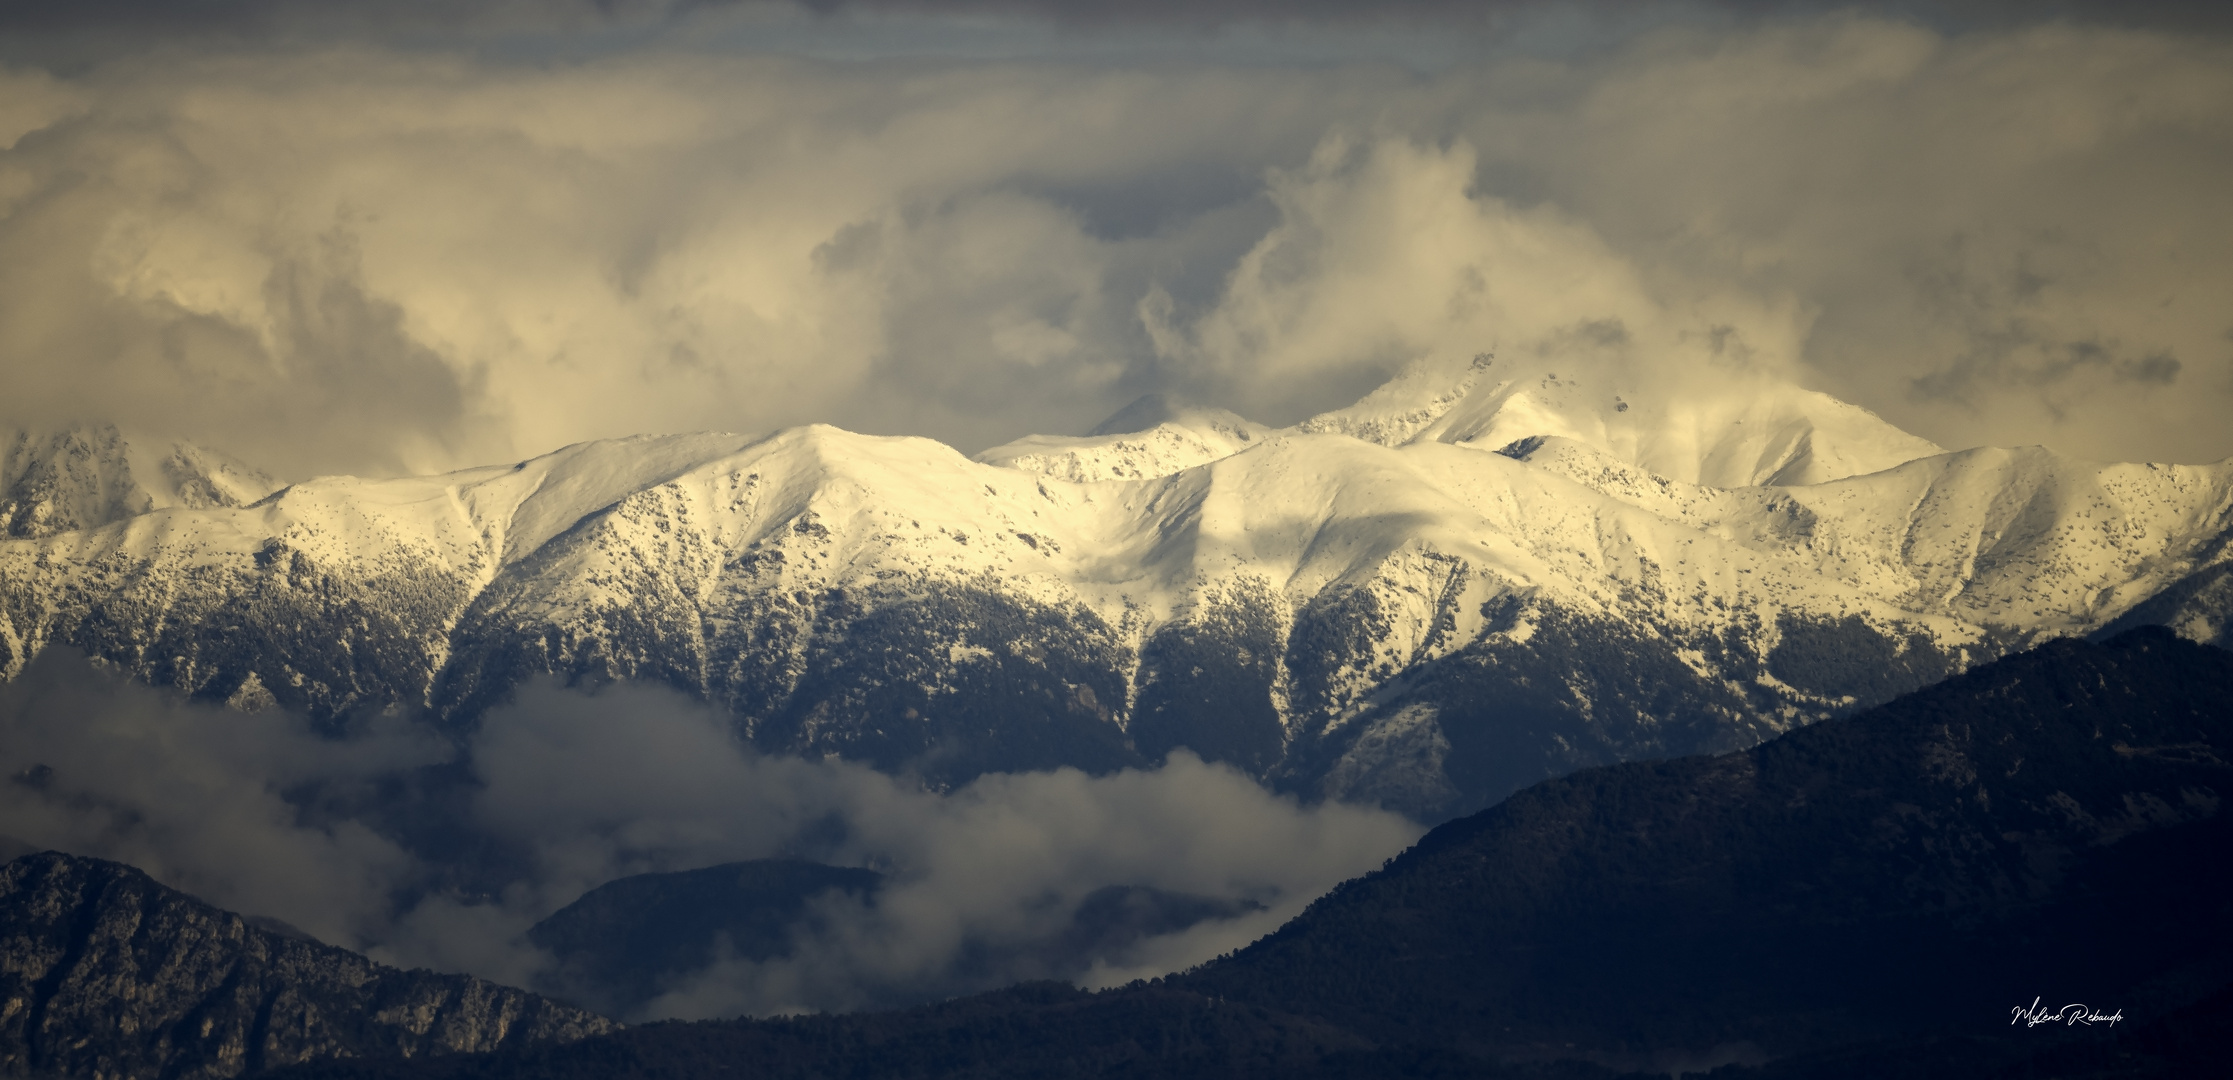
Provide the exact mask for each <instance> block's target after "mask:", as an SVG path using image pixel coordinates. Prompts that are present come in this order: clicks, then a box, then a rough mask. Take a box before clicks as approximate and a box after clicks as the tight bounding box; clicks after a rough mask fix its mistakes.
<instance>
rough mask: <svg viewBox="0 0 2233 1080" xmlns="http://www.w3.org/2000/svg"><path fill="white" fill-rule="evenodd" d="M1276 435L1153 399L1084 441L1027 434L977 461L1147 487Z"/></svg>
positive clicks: (1215, 412)
mask: <svg viewBox="0 0 2233 1080" xmlns="http://www.w3.org/2000/svg"><path fill="white" fill-rule="evenodd" d="M1272 430H1273V429H1271V428H1268V427H1266V426H1264V425H1262V424H1259V423H1256V422H1254V421H1252V420H1248V419H1244V418H1243V417H1241V416H1240V415H1238V414H1236V413H1232V412H1228V411H1226V410H1224V409H1213V408H1205V407H1200V406H1195V405H1189V404H1186V403H1183V402H1180V401H1178V400H1176V399H1174V398H1172V397H1170V396H1168V395H1165V394H1149V395H1147V396H1145V397H1142V398H1140V399H1138V400H1136V401H1134V402H1133V403H1132V404H1130V405H1127V406H1125V407H1124V408H1122V409H1119V410H1117V411H1116V413H1115V414H1113V415H1111V416H1110V417H1109V418H1108V419H1107V420H1103V421H1101V422H1100V423H1099V424H1096V425H1094V428H1093V430H1092V431H1090V432H1088V433H1086V434H1085V435H1082V436H1076V437H1070V436H1061V435H1027V436H1025V437H1023V438H1021V439H1017V440H1016V441H1014V442H1011V443H1007V444H1005V445H1002V446H995V447H993V448H992V449H990V450H986V451H984V452H983V453H980V454H978V455H977V460H978V461H980V462H983V463H985V464H987V465H1001V466H1005V467H1007V468H1011V469H1022V470H1025V471H1027V472H1035V473H1040V474H1042V475H1045V476H1051V477H1053V478H1055V479H1057V480H1068V481H1071V482H1073V483H1091V482H1094V481H1099V480H1145V479H1150V478H1153V477H1158V476H1169V475H1171V474H1172V473H1175V472H1179V471H1182V470H1185V469H1191V468H1194V467H1195V466H1197V465H1207V464H1209V463H1210V462H1212V461H1216V460H1218V459H1220V458H1224V457H1228V456H1230V455H1233V454H1237V453H1239V452H1241V451H1242V450H1246V449H1248V448H1249V447H1251V446H1254V445H1256V444H1257V443H1258V442H1260V441H1261V440H1263V439H1264V438H1265V437H1266V436H1268V435H1270V434H1272Z"/></svg>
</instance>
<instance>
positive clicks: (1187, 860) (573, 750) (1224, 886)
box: [0, 653, 1420, 1017]
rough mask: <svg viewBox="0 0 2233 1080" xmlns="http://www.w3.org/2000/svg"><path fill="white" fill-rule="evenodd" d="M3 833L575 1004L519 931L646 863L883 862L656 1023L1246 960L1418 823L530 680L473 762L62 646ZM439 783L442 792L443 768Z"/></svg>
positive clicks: (1217, 782)
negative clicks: (764, 749)
mask: <svg viewBox="0 0 2233 1080" xmlns="http://www.w3.org/2000/svg"><path fill="white" fill-rule="evenodd" d="M0 769H4V770H5V772H6V775H7V777H8V778H9V779H7V780H6V781H0V836H4V837H5V838H6V839H8V840H11V841H16V842H19V843H20V844H27V845H29V846H31V847H33V848H42V847H53V848H58V849H62V850H67V851H73V852H77V853H80V854H87V855H95V856H101V857H106V858H112V859H118V860H121V861H126V862H131V863H133V864H135V865H138V866H141V867H142V868H144V869H146V870H148V871H149V872H150V873H152V874H154V875H155V876H156V877H158V878H159V879H161V880H163V881H165V882H167V883H169V884H172V885H174V886H176V887H179V888H183V889H187V890H189V891H192V892H195V893H197V894H199V895H201V896H203V897H204V898H206V899H208V900H210V901H212V902H214V903H217V904H219V905H221V906H225V907H229V908H233V909H236V910H240V911H243V912H246V913H249V914H255V915H265V916H271V917H275V918H278V919H280V920H283V921H285V922H288V923H291V924H293V925H295V926H298V927H300V928H302V929H304V930H307V931H309V932H311V933H313V934H315V935H317V936H319V937H321V938H323V939H325V940H327V941H331V942H333V943H335V944H342V945H347V946H351V947H355V948H359V949H364V950H366V951H368V952H369V953H370V954H371V955H373V956H374V957H376V958H379V959H382V960H386V961H389V962H391V963H397V964H401V965H407V966H428V967H434V968H438V969H442V970H451V971H469V972H472V973H475V974H480V975H484V976H487V977H490V978H495V979H498V980H501V981H505V982H508V983H512V984H515V985H524V986H531V987H538V986H547V987H548V988H549V989H553V990H557V991H561V992H570V991H580V990H582V988H581V987H579V986H574V985H571V984H565V983H560V982H553V980H554V979H557V978H558V977H559V975H560V973H559V971H558V969H557V968H556V966H555V965H554V958H553V957H551V956H550V955H548V954H546V953H543V952H540V951H538V950H537V949H536V948H534V947H533V946H532V945H530V944H529V943H528V942H527V941H526V938H525V934H526V931H527V930H528V928H529V927H531V926H533V925H534V923H535V922H536V921H538V920H540V919H541V918H543V917H544V916H547V915H549V914H550V913H551V912H553V911H555V910H557V909H558V908H560V907H562V906H564V905H565V904H567V903H569V902H571V901H572V900H574V899H575V898H576V897H578V896H580V895H581V894H582V893H583V892H586V891H587V890H589V889H590V888H593V887H595V886H597V885H599V884H602V883H604V882H606V881H609V880H612V879H614V878H618V877H623V876H627V875H630V874H638V873H646V872H654V871H670V870H683V869H693V868H697V867H702V866H709V865H717V864H720V863H724V862H732V861H737V860H743V859H755V858H767V857H775V856H788V857H804V858H812V859H817V860H821V861H825V862H829V863H832V864H837V865H849V866H869V867H873V868H875V869H877V870H879V871H881V872H883V873H884V874H885V875H886V882H887V883H886V885H885V886H884V887H883V889H882V890H881V891H880V893H879V894H878V896H877V897H876V899H875V901H874V902H873V903H861V902H858V901H857V900H853V901H849V900H846V899H844V898H842V897H837V896H832V897H827V898H825V899H824V901H823V902H822V910H821V911H820V912H819V916H820V917H818V918H816V919H813V920H810V921H809V923H808V924H802V930H801V933H800V937H799V939H798V940H797V941H796V942H795V943H794V948H793V949H792V951H791V953H790V955H789V956H787V957H783V958H780V959H775V960H770V961H766V962H761V963H753V962H748V961H743V960H739V959H736V958H734V957H729V956H723V955H720V954H718V953H716V954H709V955H708V956H707V958H706V959H707V963H706V965H705V967H704V968H703V969H701V970H697V971H694V972H685V973H682V974H681V975H679V976H678V977H677V978H675V979H674V980H673V982H672V985H670V986H667V987H665V992H664V994H663V996H661V997H659V998H658V999H657V1000H655V1001H653V1002H651V1003H650V1004H649V1006H647V1007H646V1009H647V1011H646V1012H645V1014H644V1015H645V1016H691V1017H701V1016H720V1015H739V1014H747V1013H750V1014H768V1013H776V1012H797V1011H807V1010H818V1009H844V1008H853V1007H859V1006H863V1005H873V1004H893V1003H902V1002H908V1001H916V1000H925V999H935V998H938V997H943V996H947V995H950V994H953V993H960V992H966V991H971V990H977V989H984V988H989V987H992V986H998V985H1003V984H1006V983H1009V982H1014V981H1017V980H1019V979H1032V978H1057V979H1073V980H1077V981H1080V982H1082V983H1086V984H1089V985H1102V984H1108V983H1112V982H1121V981H1124V980H1127V979H1130V978H1133V977H1137V976H1143V975H1154V974H1160V973H1162V972H1166V971H1171V970H1175V969H1178V968H1183V967H1186V966H1188V965H1191V964H1195V963H1200V962H1201V961H1203V960H1206V959H1208V958H1210V957H1212V956H1215V955H1217V954H1218V953H1220V952H1223V951H1226V950H1229V949H1232V948H1235V947H1238V946H1240V945H1243V944H1246V943H1247V942H1248V941H1250V940H1252V939H1254V938H1255V937H1257V936H1260V935H1262V934H1264V933H1267V932H1269V931H1270V930H1271V929H1272V928H1274V927H1275V926H1277V925H1278V923H1279V922H1281V921H1284V920H1285V919H1286V918H1288V917H1290V916H1292V915H1293V914H1295V913H1296V912H1297V911H1299V910H1300V909H1301V908H1302V906H1303V905H1304V904H1306V903H1307V902H1308V901H1309V900H1310V899H1312V898H1313V897H1315V896H1317V895H1319V894H1320V893H1322V892H1324V891H1325V890H1326V889H1327V888H1329V887H1331V886H1332V885H1333V884H1335V883H1336V882H1338V881H1341V880H1342V879H1344V878H1348V877H1352V876H1355V875H1357V874H1360V873H1363V872H1365V871H1367V870H1370V869H1373V868H1374V867H1376V866H1378V865H1379V864H1380V862H1381V861H1382V860H1383V859H1386V858H1387V857H1389V856H1391V855H1393V854H1395V853H1396V852H1397V851H1398V850H1400V849H1401V848H1402V847H1403V846H1405V845H1406V844H1408V843H1409V842H1410V841H1412V840H1413V839H1415V838H1416V837H1417V836H1418V835H1419V832H1420V828H1419V827H1418V826H1417V825H1414V824H1412V823H1410V822H1408V821H1405V820H1404V819H1402V818H1400V817H1397V816H1395V815H1392V814H1388V813H1386V812H1383V811H1379V810H1368V809H1363V808H1357V807H1349V806H1343V805H1338V804H1328V805H1320V806H1315V807H1305V806H1302V805H1299V804H1297V803H1296V802H1294V801H1293V800H1290V799H1285V798H1281V797H1278V796H1274V795H1272V794H1271V793H1269V792H1266V791H1265V790H1263V789H1262V788H1259V787H1257V786H1256V785H1255V784H1254V783H1253V782H1251V781H1250V780H1248V779H1247V778H1245V777H1243V776H1241V775H1239V774H1237V773H1234V772H1232V771H1231V770H1229V769H1226V768H1223V767H1219V766H1211V765H1205V764H1203V763H1201V762H1200V761H1198V760H1196V759H1194V758H1192V757H1189V756H1185V755H1183V754H1182V755H1180V756H1178V757H1176V758H1174V759H1173V760H1172V761H1171V762H1170V763H1169V764H1167V765H1166V766H1164V767H1163V768H1160V769H1157V770H1154V771H1126V772H1120V773H1116V774H1112V775H1108V776H1100V777H1091V776H1087V775H1085V774H1083V773H1080V772H1077V771H1075V770H1059V771H1056V772H1051V773H1034V774H1026V775H990V776H986V777H982V778H980V779H978V780H977V781H975V782H974V783H971V784H969V785H967V786H965V787H963V788H961V789H958V790H956V791H953V792H951V793H946V794H939V793H934V792H930V791H927V790H924V789H923V788H922V787H921V786H920V785H917V784H914V783H912V782H910V781H908V780H906V779H904V778H894V777H891V776H886V775H883V774H880V773H877V772H874V771H872V770H870V769H867V768H865V767H862V766H857V765H852V764H847V763H844V762H839V761H835V760H830V761H807V760H803V759H798V758H773V757H766V756H763V755H759V754H756V753H753V752H751V751H749V750H748V749H746V748H745V747H744V746H743V744H742V743H741V742H740V741H739V740H738V739H736V738H735V736H734V733H733V731H732V729H731V727H730V725H729V722H728V721H727V720H726V719H724V718H721V717H719V716H717V715H715V714H714V713H713V712H711V711H710V710H708V709H707V708H705V707H704V706H701V705H698V704H696V703H693V702H690V701H687V700H685V699H683V698H681V697H679V696H677V695H675V694H673V693H670V692H667V691H663V690H655V689H648V688H643V687H632V686H625V685H623V686H617V687H611V688H607V689H606V690H605V691H603V692H602V693H599V694H597V695H595V696H585V695H582V694H578V693H572V692H568V691H564V690H560V689H557V688H555V687H551V686H547V685H546V686H535V687H530V688H528V689H526V690H523V691H522V693H521V694H520V696H519V698H518V700H517V701H515V702H514V703H512V704H510V705H506V706H503V707H500V708H498V709H496V710H493V711H492V712H490V713H489V714H488V715H487V716H486V717H485V719H484V722H483V724H482V726H481V728H480V729H479V730H478V731H477V732H476V733H475V734H474V735H473V736H472V737H471V739H470V740H469V741H468V743H467V744H466V745H464V746H462V747H458V746H452V745H450V744H448V743H446V742H444V741H442V740H439V739H435V738H432V737H431V736H429V735H428V734H427V732H426V731H425V730H424V729H421V728H417V727H414V726H412V725H411V724H410V723H409V722H406V721H401V720H394V719H392V718H391V719H386V720H382V721H379V722H377V723H373V724H371V725H369V726H365V727H363V728H361V729H360V730H356V731H354V732H350V733H347V734H346V735H339V736H337V735H334V734H332V733H326V734H323V735H321V734H318V733H313V732H312V731H311V730H310V729H309V727H308V725H306V724H305V723H303V722H302V721H300V720H299V719H295V718H290V717H287V716H284V715H282V714H279V713H277V712H266V713H258V714H242V713H239V712H235V711H232V710H229V709H224V708H218V707H211V706H199V705H190V704H185V703H181V702H178V701H176V700H175V699H173V698H171V697H169V696H166V695H165V694H163V693H162V692H159V691H155V690H150V689H147V688H144V687H139V686H136V685H131V684H127V683H124V682H122V681H121V680H118V679H115V678H112V677H110V676H108V675H107V674H104V673H103V672H102V671H100V670H99V669H96V668H94V667H92V666H90V665H88V664H87V663H86V662H85V661H83V660H82V659H77V658H73V657H67V656H62V655H60V654H59V653H50V654H48V655H43V656H42V657H41V658H40V660H39V661H37V662H36V663H34V664H33V665H32V666H31V668H30V669H29V670H27V671H26V673H25V674H24V675H23V676H22V677H21V678H19V679H18V680H17V681H16V682H14V683H11V684H9V685H7V686H5V687H0ZM443 777H448V778H449V779H450V781H451V782H450V783H448V784H444V783H442V782H441V780H442V778H443ZM1112 887H1114V888H1119V889H1142V888H1145V889H1155V890H1163V891H1165V892H1167V893H1173V894H1182V895H1185V896H1189V897H1197V898H1205V899H1207V900H1210V901H1217V902H1223V903H1224V904H1225V905H1226V908H1225V910H1227V911H1229V912H1242V913H1244V914H1241V915H1240V916H1239V917H1231V918H1212V919H1210V920H1208V921H1205V922H1201V923H1197V924H1195V925H1192V926H1188V927H1186V928H1184V929H1182V930H1177V931H1173V932H1166V933H1150V934H1147V935H1146V936H1145V937H1143V938H1141V939H1138V940H1129V941H1121V942H1112V943H1111V944H1110V946H1109V947H1107V948H1101V949H1093V950H1086V951H1083V952H1080V951H1078V950H1076V949H1067V950H1064V949H1050V944H1051V943H1055V942H1058V941H1059V939H1061V937H1062V935H1063V932H1064V931H1065V929H1066V928H1067V927H1069V925H1070V923H1071V920H1072V918H1073V916H1074V915H1075V914H1076V913H1077V911H1078V909H1079V907H1080V905H1081V904H1082V903H1084V902H1085V901H1086V900H1087V899H1088V898H1089V897H1091V896H1092V895H1094V894H1095V893H1096V891H1098V890H1105V889H1109V888H1112Z"/></svg>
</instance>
